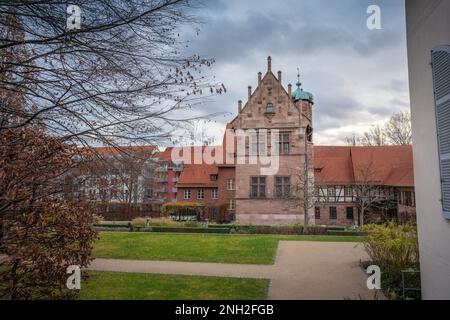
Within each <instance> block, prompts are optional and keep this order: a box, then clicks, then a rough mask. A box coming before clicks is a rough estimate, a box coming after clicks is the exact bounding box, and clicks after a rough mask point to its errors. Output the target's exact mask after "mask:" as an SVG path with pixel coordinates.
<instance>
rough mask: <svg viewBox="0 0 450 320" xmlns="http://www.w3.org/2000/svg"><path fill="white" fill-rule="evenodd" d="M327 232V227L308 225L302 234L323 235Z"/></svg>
mask: <svg viewBox="0 0 450 320" xmlns="http://www.w3.org/2000/svg"><path fill="white" fill-rule="evenodd" d="M326 233H327V229H326V228H325V227H321V226H308V227H306V228H305V230H304V231H303V234H308V235H323V234H326Z"/></svg>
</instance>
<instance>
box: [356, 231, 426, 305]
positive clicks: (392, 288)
mask: <svg viewBox="0 0 450 320" xmlns="http://www.w3.org/2000/svg"><path fill="white" fill-rule="evenodd" d="M363 231H364V232H367V241H366V242H365V243H364V248H365V250H366V252H367V254H368V255H369V258H370V263H371V264H376V265H378V266H379V267H380V268H381V271H382V287H383V288H386V290H387V291H386V293H387V295H388V296H390V297H392V296H394V297H398V296H400V295H401V294H402V293H401V291H402V272H401V271H402V270H406V269H413V270H418V269H419V245H418V237H417V229H416V227H415V226H414V225H412V224H402V225H398V224H396V223H394V222H389V223H388V224H386V225H366V226H364V227H363ZM414 285H415V286H416V287H420V281H417V279H416V283H415V284H414ZM408 287H412V285H411V284H409V285H408Z"/></svg>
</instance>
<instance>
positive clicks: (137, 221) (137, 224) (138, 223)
mask: <svg viewBox="0 0 450 320" xmlns="http://www.w3.org/2000/svg"><path fill="white" fill-rule="evenodd" d="M131 225H132V226H133V228H144V227H145V226H146V225H147V219H146V218H134V219H133V220H132V221H131Z"/></svg>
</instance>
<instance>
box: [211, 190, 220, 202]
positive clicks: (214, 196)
mask: <svg viewBox="0 0 450 320" xmlns="http://www.w3.org/2000/svg"><path fill="white" fill-rule="evenodd" d="M211 199H215V200H216V199H219V189H218V188H212V189H211Z"/></svg>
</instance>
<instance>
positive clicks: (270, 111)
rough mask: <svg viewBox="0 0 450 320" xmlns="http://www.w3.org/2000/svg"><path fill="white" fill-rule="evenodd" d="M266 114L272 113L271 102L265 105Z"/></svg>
mask: <svg viewBox="0 0 450 320" xmlns="http://www.w3.org/2000/svg"><path fill="white" fill-rule="evenodd" d="M266 113H274V110H273V104H272V103H271V102H269V103H268V104H267V105H266Z"/></svg>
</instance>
